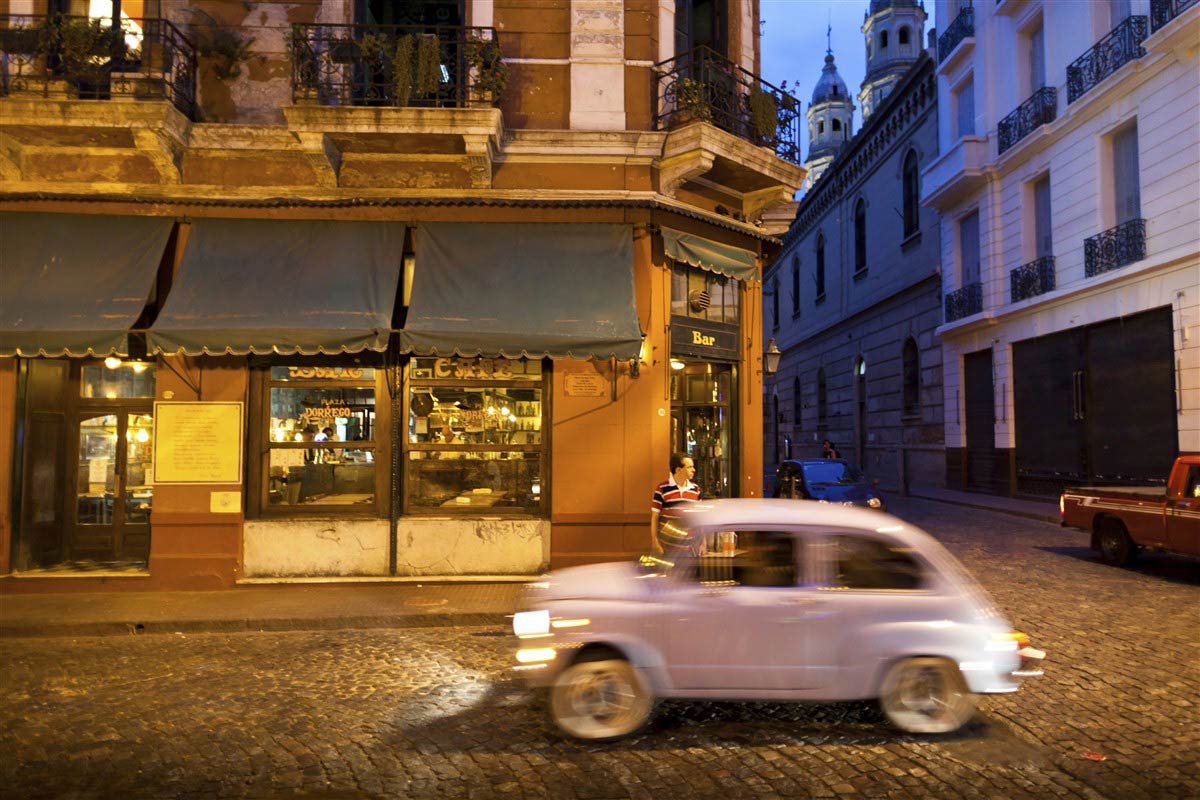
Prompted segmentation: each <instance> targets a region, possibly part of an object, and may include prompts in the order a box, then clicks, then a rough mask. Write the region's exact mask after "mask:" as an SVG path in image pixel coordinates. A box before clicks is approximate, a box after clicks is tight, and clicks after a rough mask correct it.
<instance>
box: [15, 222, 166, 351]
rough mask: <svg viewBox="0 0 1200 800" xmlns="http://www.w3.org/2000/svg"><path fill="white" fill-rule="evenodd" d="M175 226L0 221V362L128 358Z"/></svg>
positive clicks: (133, 223) (149, 223)
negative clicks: (11, 359) (45, 358)
mask: <svg viewBox="0 0 1200 800" xmlns="http://www.w3.org/2000/svg"><path fill="white" fill-rule="evenodd" d="M173 224H174V220H173V219H170V218H167V217H114V216H106V215H91V214H33V213H10V212H4V213H0V355H5V356H11V355H22V356H36V355H42V356H62V355H68V356H89V355H92V356H108V355H114V354H116V355H122V356H127V355H129V344H128V332H129V328H130V327H131V326H132V325H133V324H134V323H135V322H136V321H137V318H138V317H139V316H140V315H141V313H142V309H144V308H145V307H146V301H147V299H148V297H149V295H150V290H151V287H152V286H153V285H154V276H155V273H156V272H157V270H158V265H159V262H160V261H162V257H163V251H164V250H165V249H166V246H167V239H168V238H169V237H170V235H171V226H172V225H173Z"/></svg>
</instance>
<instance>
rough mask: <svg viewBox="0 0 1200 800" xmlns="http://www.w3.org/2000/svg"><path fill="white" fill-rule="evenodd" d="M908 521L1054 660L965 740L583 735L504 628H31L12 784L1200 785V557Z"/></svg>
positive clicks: (773, 793)
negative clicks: (1123, 554)
mask: <svg viewBox="0 0 1200 800" xmlns="http://www.w3.org/2000/svg"><path fill="white" fill-rule="evenodd" d="M892 508H893V510H894V512H895V513H897V514H898V515H899V516H902V517H904V518H906V519H909V520H911V521H913V522H915V523H916V524H918V525H921V526H922V527H925V528H926V529H927V530H929V531H930V532H931V533H933V534H934V535H935V536H937V537H938V538H939V539H941V540H942V541H943V542H944V543H945V544H946V545H947V546H948V547H949V548H950V549H951V550H952V551H953V552H954V553H955V554H956V555H958V556H959V557H960V558H961V559H962V560H963V562H964V563H965V564H966V566H967V567H968V568H969V569H970V570H971V571H972V572H973V573H974V574H975V575H976V576H977V577H978V578H979V579H980V580H981V581H982V582H983V584H984V585H985V586H986V588H987V589H988V590H989V591H990V592H991V593H992V594H993V596H994V598H995V599H996V601H997V602H998V603H999V605H1000V606H1001V607H1002V608H1003V609H1004V610H1005V612H1006V613H1007V614H1008V615H1009V617H1010V619H1011V621H1012V622H1013V623H1014V624H1015V625H1016V626H1017V627H1018V628H1019V629H1021V630H1025V631H1027V632H1028V633H1029V634H1030V635H1031V637H1032V640H1033V644H1034V646H1036V647H1040V648H1043V649H1045V650H1046V651H1047V652H1048V657H1047V661H1046V665H1045V669H1046V675H1045V676H1044V677H1042V678H1040V679H1035V680H1031V681H1029V682H1027V683H1026V685H1025V687H1024V688H1023V689H1022V690H1021V691H1020V692H1019V693H1017V694H1015V695H1006V696H995V697H989V698H985V699H984V700H983V702H982V705H981V713H980V714H979V716H978V717H977V719H976V720H975V721H974V722H973V723H971V724H970V725H969V726H968V727H967V728H966V729H964V730H963V731H961V732H959V733H958V734H955V735H952V736H934V737H927V738H921V737H915V736H910V735H907V734H902V733H898V732H896V731H895V730H893V729H892V728H890V727H888V725H887V724H886V723H885V722H884V721H883V719H882V716H881V715H880V714H879V713H878V712H877V711H876V710H875V709H874V707H873V706H869V705H866V704H842V705H812V706H800V705H775V704H750V705H738V704H711V703H668V704H664V705H663V706H662V707H661V708H660V712H659V715H658V717H657V719H656V721H655V722H654V724H653V725H652V726H651V727H650V728H649V729H648V730H647V731H646V732H645V733H643V734H642V735H640V736H637V737H635V738H632V739H629V740H626V741H622V742H619V743H616V744H612V745H584V744H579V743H576V742H572V741H567V740H564V739H563V738H561V737H560V736H559V735H558V734H557V733H556V732H555V731H554V730H553V729H552V728H551V727H550V726H549V724H548V723H547V722H546V720H545V718H544V716H543V714H542V713H541V711H540V710H539V709H538V708H537V707H536V705H535V704H534V703H533V702H532V700H531V698H530V696H529V694H528V693H527V692H526V691H525V690H524V689H523V688H522V686H521V685H520V683H519V682H518V681H516V680H515V679H514V677H513V675H512V673H511V672H510V671H509V670H508V667H509V664H510V653H511V644H512V643H511V641H510V640H509V639H508V638H506V636H505V633H506V632H505V631H502V630H500V629H496V628H478V627H459V628H442V629H396V630H346V631H336V632H330V631H320V632H287V633H234V634H218V633H206V634H187V635H153V636H128V637H108V638H105V637H95V638H75V639H70V638H58V639H55V638H47V639H6V640H0V674H2V675H3V676H4V677H3V682H2V684H0V751H2V752H3V753H4V758H3V759H2V760H0V795H2V796H3V797H12V798H108V797H120V798H143V797H145V798H210V797H212V798H226V797H229V798H236V797H263V798H266V797H305V798H368V797H372V798H373V797H406V798H434V797H437V798H455V797H462V798H489V797H511V798H521V797H548V798H560V797H561V798H597V799H599V798H647V799H648V800H649V798H658V799H666V798H710V797H711V798H716V797H719V798H741V797H843V796H845V797H855V796H865V797H964V798H976V797H995V798H1013V797H1030V798H1034V797H1036V798H1047V797H1090V798H1100V797H1103V798H1113V799H1114V800H1116V799H1117V798H1121V799H1122V800H1124V798H1147V799H1149V798H1155V799H1156V800H1157V798H1188V797H1192V798H1195V797H1200V708H1198V706H1197V703H1198V702H1200V699H1198V698H1200V624H1198V623H1200V611H1198V609H1200V563H1198V562H1196V561H1190V560H1187V559H1184V558H1179V557H1174V556H1153V557H1149V558H1145V559H1143V560H1141V561H1139V562H1137V563H1136V564H1135V565H1134V566H1133V567H1132V568H1129V569H1116V568H1112V567H1107V566H1104V565H1102V564H1100V563H1099V562H1097V561H1095V560H1094V559H1093V558H1092V556H1091V555H1090V554H1089V551H1088V550H1087V540H1086V538H1087V537H1086V535H1085V534H1083V533H1081V532H1078V531H1071V530H1063V529H1060V528H1058V527H1056V526H1054V525H1050V524H1047V523H1043V522H1034V521H1026V520H1020V519H1017V518H1014V517H1008V516H1003V515H999V514H993V513H990V512H985V511H979V510H973V509H967V508H964V507H960V506H951V505H945V504H939V503H934V502H928V501H918V500H903V501H901V500H897V501H895V502H894V503H893V504H892ZM1089 752H1090V753H1094V754H1103V756H1105V757H1106V760H1104V761H1096V760H1091V759H1089V758H1088V757H1086V756H1085V753H1089Z"/></svg>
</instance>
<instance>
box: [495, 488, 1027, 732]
mask: <svg viewBox="0 0 1200 800" xmlns="http://www.w3.org/2000/svg"><path fill="white" fill-rule="evenodd" d="M668 525H669V526H671V528H672V531H671V533H672V535H671V537H670V538H669V539H666V540H667V541H671V542H675V543H676V544H675V545H674V546H671V547H669V548H668V551H667V553H666V554H664V555H663V556H662V557H654V556H643V557H642V559H641V560H640V561H631V562H625V563H609V564H593V565H589V566H581V567H571V568H568V569H562V570H557V571H555V572H552V573H550V574H549V575H548V576H547V577H546V579H545V580H543V581H540V582H538V583H535V584H532V585H531V590H530V594H529V597H528V598H527V601H526V603H525V605H524V609H525V610H522V611H520V612H518V613H517V614H515V615H514V617H513V631H514V633H515V634H516V635H517V637H518V640H519V641H518V649H517V652H516V661H517V664H516V668H517V669H519V670H521V671H522V672H523V674H524V676H525V678H526V680H527V683H528V684H529V685H530V686H531V687H534V688H537V689H548V695H549V698H548V700H549V702H548V707H549V713H550V717H551V719H552V720H553V722H554V723H555V724H556V725H557V726H558V727H559V728H560V729H561V730H562V731H564V732H565V733H567V734H568V735H570V736H574V737H577V738H580V739H591V740H610V739H617V738H620V737H622V736H627V735H629V734H631V733H634V732H635V731H637V730H639V729H640V728H642V726H644V725H645V724H646V723H647V722H648V721H649V720H650V718H651V715H652V712H653V709H654V706H655V703H656V701H657V700H659V699H662V698H693V699H709V700H776V701H790V700H810V701H839V700H862V699H871V698H878V699H879V702H880V704H881V706H882V708H883V711H884V712H885V713H886V715H887V717H888V718H889V719H890V720H891V721H892V722H893V723H894V724H895V725H896V726H898V727H899V728H901V729H903V730H905V731H910V732H915V733H942V732H948V731H953V730H957V729H958V728H960V727H961V726H962V725H964V724H965V723H966V722H967V721H968V720H969V719H970V718H971V717H972V716H973V714H974V712H975V705H976V700H975V694H976V693H999V692H1013V691H1016V689H1017V688H1018V686H1019V685H1020V682H1021V679H1022V678H1025V677H1028V676H1031V675H1036V674H1041V673H1040V671H1039V670H1037V669H1035V667H1036V664H1037V662H1038V660H1040V659H1041V658H1042V657H1043V656H1044V654H1043V653H1041V652H1040V651H1036V650H1033V649H1032V648H1030V647H1029V643H1028V639H1027V637H1026V636H1025V635H1024V634H1022V633H1017V632H1014V631H1013V630H1012V628H1011V627H1010V626H1009V624H1008V622H1007V621H1006V620H1005V618H1004V617H1003V615H1002V614H1001V613H1000V611H999V610H998V609H997V608H996V606H995V605H994V604H993V603H992V602H991V600H990V599H989V598H988V596H987V595H986V593H985V592H984V591H983V589H982V588H981V587H980V586H979V585H978V584H977V583H976V582H975V581H974V579H972V578H971V576H970V575H969V574H968V573H967V572H966V571H965V570H964V569H963V567H962V566H961V565H960V564H959V563H958V561H956V560H955V558H954V557H953V556H952V555H950V553H949V552H947V551H946V550H945V549H944V548H943V547H942V546H941V545H940V544H938V543H937V542H936V541H935V540H934V539H933V538H932V537H930V536H929V535H928V534H926V533H924V532H923V531H921V530H919V529H917V528H915V527H913V526H911V525H908V524H907V523H905V522H903V521H902V520H899V519H896V518H893V517H890V516H887V515H882V514H879V513H878V512H875V511H867V510H864V509H857V508H845V507H842V506H831V505H828V504H820V503H814V502H810V501H794V500H762V499H740V500H730V499H724V500H712V501H702V502H698V503H693V504H690V505H689V506H688V507H687V508H686V510H684V511H683V512H682V513H681V514H680V516H679V517H677V518H675V519H674V520H672V521H670V522H669V523H668Z"/></svg>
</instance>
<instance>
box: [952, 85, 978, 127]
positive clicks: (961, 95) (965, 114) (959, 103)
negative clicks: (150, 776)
mask: <svg viewBox="0 0 1200 800" xmlns="http://www.w3.org/2000/svg"><path fill="white" fill-rule="evenodd" d="M954 105H955V108H957V109H958V116H957V121H958V135H959V136H960V137H961V136H974V135H975V81H974V79H973V78H968V79H967V82H966V83H964V84H963V85H962V86H961V87H960V88H959V89H958V91H956V92H955V93H954Z"/></svg>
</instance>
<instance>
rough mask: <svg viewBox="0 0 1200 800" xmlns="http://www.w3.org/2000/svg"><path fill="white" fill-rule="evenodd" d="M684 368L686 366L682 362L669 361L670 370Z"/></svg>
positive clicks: (677, 360) (676, 359)
mask: <svg viewBox="0 0 1200 800" xmlns="http://www.w3.org/2000/svg"><path fill="white" fill-rule="evenodd" d="M686 366H687V365H686V364H684V363H683V362H682V361H680V360H679V359H678V358H672V359H671V369H683V368H684V367H686Z"/></svg>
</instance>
